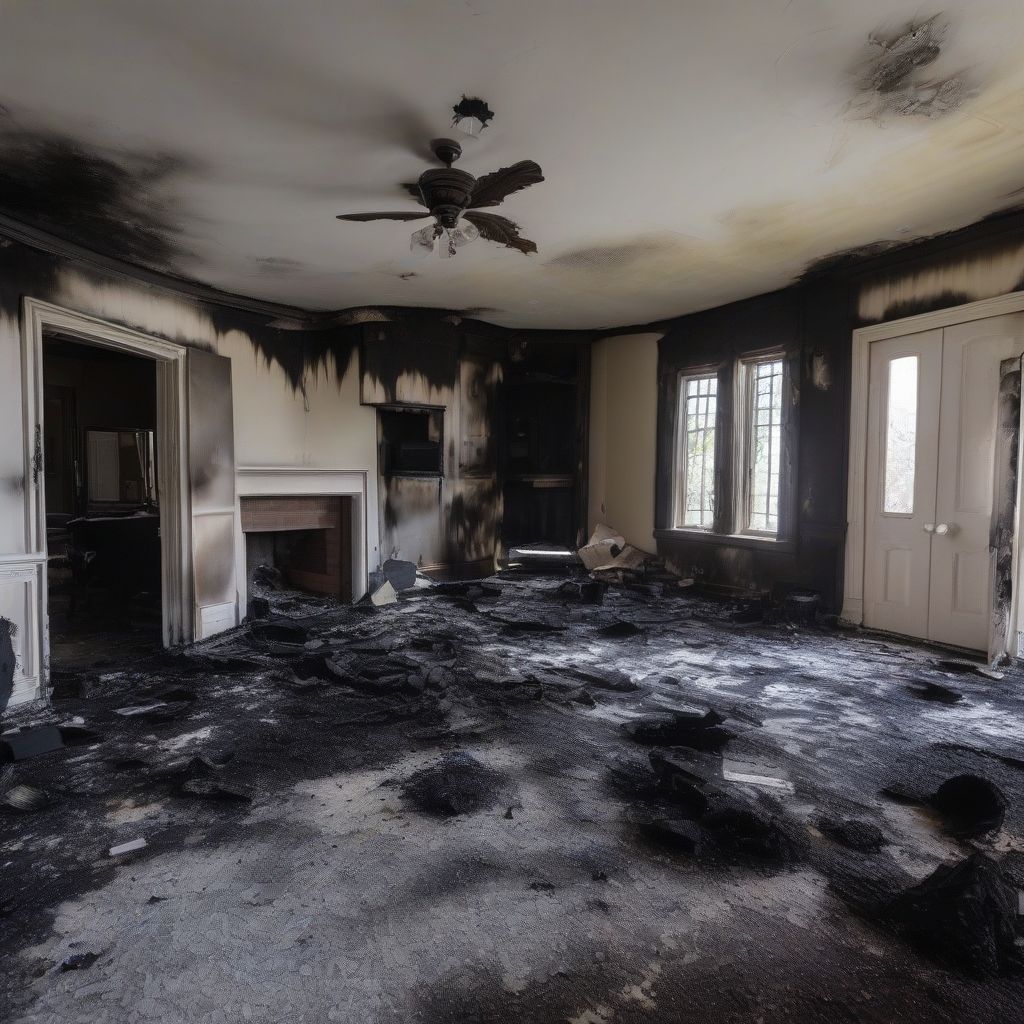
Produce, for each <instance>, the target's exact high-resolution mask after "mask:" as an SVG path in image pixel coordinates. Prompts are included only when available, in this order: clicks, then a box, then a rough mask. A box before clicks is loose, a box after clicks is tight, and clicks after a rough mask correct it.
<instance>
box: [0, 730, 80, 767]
mask: <svg viewBox="0 0 1024 1024" xmlns="http://www.w3.org/2000/svg"><path fill="white" fill-rule="evenodd" d="M63 746H64V737H63V736H62V734H61V731H60V729H58V728H57V726H55V725H36V726H30V727H28V728H25V729H16V730H11V731H9V732H5V733H3V735H2V736H0V760H4V761H26V760H28V758H30V757H40V756H41V755H43V754H50V753H53V751H55V750H60V748H61V747H63Z"/></svg>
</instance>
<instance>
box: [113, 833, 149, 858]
mask: <svg viewBox="0 0 1024 1024" xmlns="http://www.w3.org/2000/svg"><path fill="white" fill-rule="evenodd" d="M146 845H147V844H146V840H145V839H141V838H140V839H130V840H129V841H128V842H127V843H120V844H119V845H117V846H112V847H111V848H110V856H111V857H122V856H124V854H126V853H135V851H136V850H144V849H145V848H146Z"/></svg>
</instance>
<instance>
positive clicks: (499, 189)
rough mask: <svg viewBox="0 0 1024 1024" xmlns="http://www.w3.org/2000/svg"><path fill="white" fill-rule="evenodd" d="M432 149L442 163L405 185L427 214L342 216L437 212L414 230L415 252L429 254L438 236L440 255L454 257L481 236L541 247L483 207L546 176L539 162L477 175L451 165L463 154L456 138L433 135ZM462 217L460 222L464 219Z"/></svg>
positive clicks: (374, 216) (344, 216) (522, 247)
mask: <svg viewBox="0 0 1024 1024" xmlns="http://www.w3.org/2000/svg"><path fill="white" fill-rule="evenodd" d="M430 148H431V149H432V150H433V153H434V156H436V157H437V159H438V160H440V161H441V163H443V164H444V167H432V168H430V169H428V170H426V171H424V172H423V173H422V174H421V175H420V177H419V180H418V181H416V182H415V183H408V184H404V185H402V188H404V189H405V190H406V191H407V192H408V193H409V195H411V196H412V197H413V199H415V200H416V201H417V202H418V203H420V204H421V205H422V206H424V207H426V209H427V211H428V212H427V213H422V212H420V211H419V210H417V211H414V212H405V211H402V212H394V213H340V214H338V220H352V221H371V220H409V221H412V220H423V219H424V218H426V217H433V218H434V223H433V224H428V225H427V226H426V227H425V228H420V229H419V230H418V231H414V232H413V234H412V239H411V248H412V251H413V252H415V253H418V254H420V255H424V256H425V255H429V254H430V253H431V252H433V250H434V243H435V242H436V241H438V240H440V254H441V255H442V256H445V257H448V256H454V255H455V252H456V250H457V249H460V248H461V247H462V246H463V245H465V244H466V243H467V242H472V241H473V240H474V239H475V238H478V237H479V238H483V239H486V240H487V241H489V242H498V243H499V244H501V245H506V246H508V247H509V248H510V249H518V250H519V252H522V253H531V252H536V251H537V244H536V242H531V241H530V240H529V239H528V238H523V237H522V236H521V235H520V234H519V225H518V224H515V223H513V222H512V221H510V220H509V219H508V218H507V217H500V216H498V214H496V213H483V212H481V208H483V207H491V206H499V205H500V204H501V203H503V202H504V201H505V199H506V198H508V196H510V195H512V193H513V192H518V191H520V190H521V189H524V188H526V187H527V186H529V185H536V184H537V182H539V181H543V180H544V175H543V174H542V173H541V169H540V167H539V166H538V165H537V164H536V163H535V162H534V161H533V160H520V161H519V163H516V164H512V166H511V167H502V168H501V170H498V171H493V172H492V173H490V174H485V175H484V176H483V177H482V178H474V177H473V175H472V174H469V173H468V172H467V171H460V170H458V169H456V168H454V167H452V164H453V163H455V161H456V160H458V159H459V157H460V156H462V147H461V146H460V145H459V144H458V143H457V142H456V141H455V140H454V139H435V140H434V141H433V142H432V143H431V144H430ZM460 218H461V223H460Z"/></svg>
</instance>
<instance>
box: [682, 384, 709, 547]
mask: <svg viewBox="0 0 1024 1024" xmlns="http://www.w3.org/2000/svg"><path fill="white" fill-rule="evenodd" d="M681 400H682V401H681V404H682V406H683V407H682V409H681V410H680V413H681V416H680V421H681V422H680V426H681V430H680V448H681V452H680V455H681V469H682V481H681V487H680V492H681V495H680V496H681V499H682V500H681V502H680V503H679V504H680V506H681V507H680V509H679V512H680V514H679V515H677V519H678V520H679V521H678V522H677V525H679V526H690V527H699V528H702V529H711V527H712V526H714V521H715V416H716V415H717V412H718V378H717V377H716V376H707V377H691V378H689V379H688V380H686V381H684V391H683V394H682V395H681Z"/></svg>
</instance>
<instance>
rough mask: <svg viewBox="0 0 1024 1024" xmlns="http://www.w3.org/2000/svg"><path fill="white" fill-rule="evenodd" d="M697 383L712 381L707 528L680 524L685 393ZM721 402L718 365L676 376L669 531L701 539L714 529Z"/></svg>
mask: <svg viewBox="0 0 1024 1024" xmlns="http://www.w3.org/2000/svg"><path fill="white" fill-rule="evenodd" d="M700 380H714V381H715V396H714V397H715V417H714V427H713V429H714V432H715V446H714V451H713V452H712V455H711V462H712V467H711V472H712V478H713V481H714V483H713V488H714V490H713V493H714V497H713V498H712V504H711V523H710V524H709V525H708V526H700V525H694V524H685V523H684V522H683V521H682V520H683V518H684V517H685V514H686V509H685V507H684V506H685V502H686V482H687V474H688V468H689V467H688V464H687V458H686V448H687V434H688V431H687V430H686V403H687V400H688V398H689V396H688V395H687V394H686V391H687V387H688V385H689V384H690V382H692V381H700ZM721 399H722V373H721V367H720V366H719V365H717V364H716V365H711V366H703V367H693V368H688V369H686V370H681V371H680V372H679V373H677V374H676V389H675V430H674V432H673V445H672V502H671V509H670V516H671V518H670V521H671V524H672V525H671V527H670V529H672V530H673V531H678V532H686V533H695V534H699V535H701V536H704V535H709V534H714V533H715V532H716V531H717V529H718V523H719V515H720V509H721V497H722V496H721V488H720V482H721V465H722V429H721V427H722V423H721Z"/></svg>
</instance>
